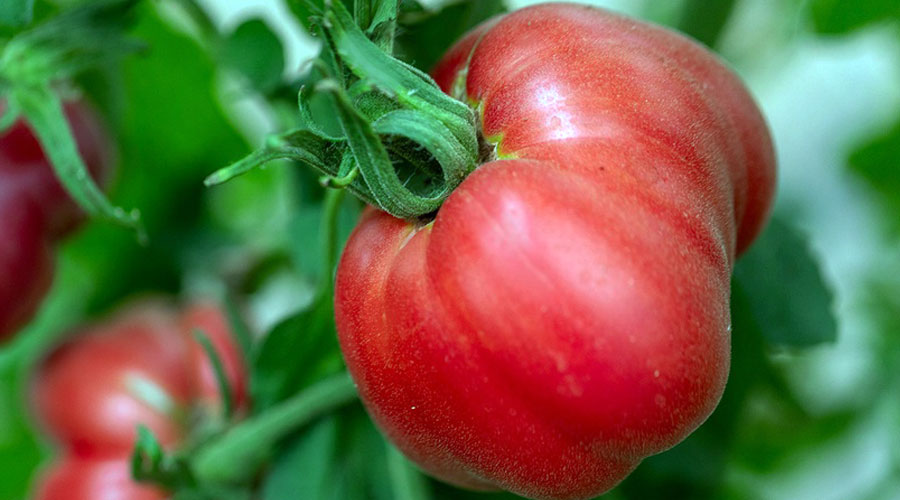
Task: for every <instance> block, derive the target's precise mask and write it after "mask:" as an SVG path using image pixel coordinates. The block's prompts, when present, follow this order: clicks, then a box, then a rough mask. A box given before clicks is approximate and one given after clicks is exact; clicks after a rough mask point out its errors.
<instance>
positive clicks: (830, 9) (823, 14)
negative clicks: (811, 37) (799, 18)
mask: <svg viewBox="0 0 900 500" xmlns="http://www.w3.org/2000/svg"><path fill="white" fill-rule="evenodd" d="M808 8H809V11H810V15H811V16H812V20H813V25H814V26H815V29H816V31H817V32H819V33H823V34H829V35H839V34H844V33H849V32H851V31H853V30H856V29H859V28H862V27H863V26H867V25H869V24H872V23H877V22H883V21H893V22H895V23H896V22H898V21H900V2H897V0H865V1H861V2H848V1H846V0H813V1H812V2H810V3H809V7H808Z"/></svg>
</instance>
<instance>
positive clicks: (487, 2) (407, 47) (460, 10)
mask: <svg viewBox="0 0 900 500" xmlns="http://www.w3.org/2000/svg"><path fill="white" fill-rule="evenodd" d="M504 10H505V8H504V3H503V1H502V0H479V1H476V2H465V1H457V2H452V3H450V4H449V5H447V6H445V7H444V8H443V9H441V10H439V11H436V12H432V11H419V12H410V13H408V14H407V15H406V16H404V17H403V18H402V21H403V29H402V30H401V31H400V33H399V37H398V38H397V42H396V43H397V53H398V54H399V56H400V57H401V58H403V59H404V60H406V61H407V62H409V63H411V64H413V65H415V66H416V67H417V68H420V69H422V70H425V71H429V70H431V68H432V67H433V66H434V65H435V64H436V63H437V61H438V59H440V57H441V55H443V54H444V51H445V50H447V48H448V47H450V46H451V45H452V44H453V42H455V41H456V40H457V39H459V38H460V37H461V36H462V35H463V34H464V33H466V32H467V31H469V29H471V28H472V27H474V26H476V25H478V24H480V23H481V22H483V21H485V20H487V19H489V18H491V17H493V16H495V15H497V14H500V13H502V12H503V11H504Z"/></svg>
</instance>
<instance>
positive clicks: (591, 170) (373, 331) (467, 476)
mask: <svg viewBox="0 0 900 500" xmlns="http://www.w3.org/2000/svg"><path fill="white" fill-rule="evenodd" d="M434 75H435V79H436V81H437V82H438V84H439V85H440V86H441V87H442V88H443V89H444V90H445V91H446V92H453V93H454V95H456V96H457V97H459V98H460V99H463V100H465V101H466V102H468V103H470V104H471V105H472V106H473V107H474V109H476V111H477V112H478V114H479V116H480V118H481V126H482V129H483V130H482V132H483V137H484V139H485V142H486V145H487V146H489V147H488V148H486V149H487V150H488V151H489V152H490V153H491V154H490V155H489V156H490V157H489V158H487V160H488V161H487V162H486V163H484V164H483V165H481V166H480V167H479V168H478V169H477V170H476V171H475V172H474V173H472V174H471V175H469V176H468V177H467V178H466V179H465V180H464V181H463V183H462V184H461V185H460V186H459V187H458V188H457V189H456V190H455V191H454V192H453V193H452V194H451V195H450V196H449V198H448V199H447V200H446V202H445V203H444V205H443V206H442V207H441V209H440V210H439V211H438V212H437V214H436V216H435V218H434V220H433V221H430V222H428V221H406V220H399V219H395V218H393V217H391V216H389V215H387V214H386V213H384V212H380V211H377V210H375V209H370V210H369V211H367V212H366V213H365V215H364V216H363V218H362V220H361V221H360V222H359V225H358V227H357V228H356V229H355V231H354V233H353V234H352V236H351V238H350V240H349V242H348V244H347V247H346V248H345V250H344V254H343V256H342V258H341V262H340V265H339V269H338V273H337V282H336V294H335V307H336V321H337V327H338V334H339V338H340V342H341V348H342V351H343V353H344V357H345V359H346V362H347V365H348V368H349V370H350V373H351V375H352V376H353V378H354V380H355V381H356V383H357V384H358V388H359V393H360V396H361V398H362V400H363V402H364V404H365V405H366V407H367V409H368V411H369V412H370V414H371V415H372V417H373V419H374V420H375V422H376V423H377V425H378V426H379V427H380V428H381V429H382V430H383V431H384V433H385V434H386V435H387V436H388V437H389V438H390V439H391V440H392V441H393V442H394V443H395V444H396V445H397V446H398V447H399V448H400V449H401V450H402V451H403V452H404V453H405V454H406V455H407V456H408V457H409V458H410V459H412V460H413V461H414V462H416V463H417V464H418V465H419V466H420V467H421V468H422V469H424V470H425V471H427V472H429V473H431V474H432V475H434V476H435V477H437V478H440V479H443V480H445V481H448V482H450V483H453V484H456V485H459V486H463V487H469V488H475V489H498V488H499V489H505V490H509V491H512V492H515V493H518V494H520V495H524V496H527V497H531V498H546V499H576V498H589V497H593V496H595V495H598V494H601V493H603V492H605V491H608V490H609V489H611V488H612V487H613V486H615V485H616V484H617V483H618V482H620V481H621V480H622V479H623V478H624V477H625V476H626V475H627V474H628V473H629V472H630V471H631V470H633V469H634V468H635V467H636V466H637V465H638V464H639V463H640V462H641V460H642V459H643V458H644V457H646V456H649V455H652V454H655V453H659V452H661V451H663V450H665V449H667V448H670V447H672V446H674V445H675V444H677V443H678V442H680V441H681V440H683V439H684V438H685V437H686V436H687V435H688V434H689V433H691V432H692V431H693V430H694V429H696V428H697V427H698V426H699V425H700V424H701V423H702V422H703V421H704V420H705V419H706V418H707V417H708V416H709V414H710V413H711V412H712V411H713V409H714V408H715V406H716V404H717V403H718V401H719V399H720V397H721V395H722V391H723V389H724V386H725V382H726V379H727V376H728V369H729V362H730V317H729V297H730V282H729V280H730V274H731V270H732V266H733V263H734V259H735V257H736V255H737V254H738V253H740V252H741V251H743V250H744V249H745V248H747V246H748V245H749V244H750V243H751V241H752V240H753V239H754V237H755V236H756V234H757V233H758V232H759V231H760V229H761V226H762V224H763V223H764V221H765V219H766V217H767V214H768V212H769V206H770V202H771V198H772V194H773V186H774V175H775V174H774V154H773V150H772V145H771V141H770V137H769V133H768V130H767V127H766V125H765V123H764V121H763V119H762V117H761V115H760V113H759V111H758V109H757V107H756V105H755V104H754V102H753V100H752V98H751V97H750V96H749V95H748V93H747V91H746V90H745V88H744V87H743V85H742V84H741V83H740V81H739V80H738V79H737V78H736V77H735V75H734V74H733V73H732V72H731V71H730V70H728V69H727V68H726V67H725V66H724V65H723V64H722V63H721V62H720V61H719V60H718V59H716V58H715V57H714V56H713V55H711V54H710V53H709V52H708V51H707V50H705V49H704V48H702V47H701V46H700V45H698V44H696V43H694V42H692V41H690V40H688V39H686V38H684V37H682V36H680V35H678V34H675V33H672V32H669V31H666V30H664V29H662V28H659V27H655V26H652V25H648V24H644V23H641V22H638V21H634V20H631V19H628V18H624V17H620V16H618V15H614V14H611V13H608V12H606V11H603V10H599V9H596V8H592V7H587V6H580V5H572V4H547V5H539V6H534V7H530V8H526V9H522V10H519V11H516V12H513V13H511V14H509V15H507V16H505V17H503V18H500V19H495V20H492V21H490V22H488V23H487V24H485V25H483V26H481V27H479V28H476V29H475V30H474V31H473V32H472V33H471V34H469V35H467V36H466V37H465V38H464V39H463V40H461V41H460V42H458V43H457V45H456V46H455V47H453V48H452V49H451V50H450V51H449V52H448V53H447V55H446V57H445V58H444V59H443V60H442V61H441V62H440V63H439V65H438V67H437V68H436V69H435V71H434Z"/></svg>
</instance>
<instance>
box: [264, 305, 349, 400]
mask: <svg viewBox="0 0 900 500" xmlns="http://www.w3.org/2000/svg"><path fill="white" fill-rule="evenodd" d="M252 368H253V371H252V376H251V378H250V390H251V394H252V399H253V402H254V405H255V407H256V409H257V410H262V409H264V408H266V407H269V406H271V405H273V404H275V403H277V402H279V401H281V400H283V399H285V398H287V397H288V396H290V395H292V394H295V393H296V392H297V391H299V390H300V389H301V388H302V387H303V386H304V385H306V384H307V383H308V382H310V381H312V380H315V379H318V378H320V377H322V376H324V375H326V374H329V373H333V372H336V371H338V370H339V369H340V368H341V358H340V350H339V349H338V345H337V338H336V334H335V326H334V305H333V303H332V298H331V294H322V295H320V297H319V298H318V299H317V300H316V301H314V302H313V303H312V304H310V306H309V307H307V308H305V309H303V310H302V311H300V312H298V313H297V314H295V315H293V316H291V317H289V318H287V319H285V320H284V321H282V322H281V323H279V324H278V325H276V326H275V327H274V328H273V329H272V331H271V332H269V334H268V335H267V336H266V338H265V340H264V341H263V343H262V344H261V345H260V346H259V351H258V352H257V353H256V356H255V357H254V359H253V367H252Z"/></svg>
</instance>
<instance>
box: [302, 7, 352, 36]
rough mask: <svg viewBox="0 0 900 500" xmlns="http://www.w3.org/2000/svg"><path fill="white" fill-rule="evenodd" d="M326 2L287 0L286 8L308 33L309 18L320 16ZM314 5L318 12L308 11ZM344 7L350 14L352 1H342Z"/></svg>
mask: <svg viewBox="0 0 900 500" xmlns="http://www.w3.org/2000/svg"><path fill="white" fill-rule="evenodd" d="M325 1H326V0H287V5H288V8H289V9H290V10H291V12H292V13H293V14H294V17H296V18H297V20H298V21H300V24H301V25H303V27H304V28H306V31H308V32H309V31H310V26H311V23H310V18H311V17H312V16H314V15H316V14H320V13H321V10H320V9H322V8H323V7H322V6H323V5H324V3H325ZM310 3H314V4H315V5H316V6H317V10H319V12H314V11H313V10H312V9H310V7H309V4H310ZM344 5H346V6H347V9H349V10H350V11H351V12H352V11H353V0H344Z"/></svg>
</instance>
